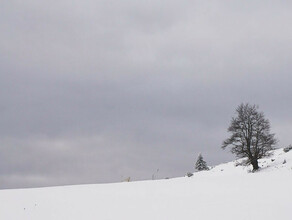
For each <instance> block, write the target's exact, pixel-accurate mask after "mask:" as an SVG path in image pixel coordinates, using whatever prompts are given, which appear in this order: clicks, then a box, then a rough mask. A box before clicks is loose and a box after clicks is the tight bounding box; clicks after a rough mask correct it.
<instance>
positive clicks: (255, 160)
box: [251, 159, 259, 171]
mask: <svg viewBox="0 0 292 220" xmlns="http://www.w3.org/2000/svg"><path fill="white" fill-rule="evenodd" d="M251 165H252V168H253V170H254V171H255V170H258V169H259V163H258V160H257V159H253V160H252V161H251Z"/></svg>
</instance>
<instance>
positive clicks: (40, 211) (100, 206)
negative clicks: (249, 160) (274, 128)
mask: <svg viewBox="0 0 292 220" xmlns="http://www.w3.org/2000/svg"><path fill="white" fill-rule="evenodd" d="M284 160H285V161H286V163H283V162H284ZM236 164H237V162H236V161H235V162H230V163H227V164H221V165H218V166H216V167H214V168H213V169H212V170H210V171H202V172H198V173H195V174H194V176H192V177H181V178H174V179H165V180H156V181H140V182H131V183H127V182H124V183H115V184H97V185H78V186H61V187H47V188H34V189H14V190H0V219H1V220H48V219H50V220H77V219H78V220H80V219H82V220H91V219H94V220H118V219H122V220H123V219H125V220H180V219H182V220H185V219H189V220H191V219H192V220H194V219H200V220H204V219H208V220H209V219H210V220H214V219H224V220H229V219H230V220H231V219H233V220H234V219H236V220H249V219H251V220H253V219H256V220H261V219H262V220H269V219H273V220H275V219H279V220H291V219H292V209H291V205H292V150H291V151H289V152H288V153H284V152H283V149H279V150H276V151H275V153H274V156H272V157H270V158H267V159H262V160H261V161H260V166H261V167H262V169H261V171H259V172H256V173H252V172H250V169H251V168H250V167H243V166H235V165H236Z"/></svg>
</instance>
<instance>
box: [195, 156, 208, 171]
mask: <svg viewBox="0 0 292 220" xmlns="http://www.w3.org/2000/svg"><path fill="white" fill-rule="evenodd" d="M195 168H196V170H197V171H202V170H209V167H208V166H207V163H206V161H204V158H203V156H202V154H199V156H198V159H197V162H196V166H195Z"/></svg>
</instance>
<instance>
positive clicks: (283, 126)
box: [0, 0, 292, 189]
mask: <svg viewBox="0 0 292 220" xmlns="http://www.w3.org/2000/svg"><path fill="white" fill-rule="evenodd" d="M291 10H292V2H291V1H288V0H287V1H284V0H283V1H269V0H267V1H257V0H255V1H242V0H241V1H237V0H232V1H231V0H230V1H226V0H222V1H218V0H211V1H206V0H201V1H197V0H192V1H189V0H187V1H173V0H167V1H162V0H159V1H157V0H147V1H144V0H142V1H134V0H132V1H130V0H124V1H111V0H103V1H100V0H84V1H79V0H78V1H77V0H58V1H39V0H26V1H23V0H2V1H1V7H0V188H2V189H4V188H19V187H36V186H52V185H64V184H80V183H105V182H119V181H121V180H122V179H125V178H126V177H128V176H130V177H131V178H132V179H133V180H142V179H151V177H152V174H153V173H155V175H156V176H157V178H165V177H176V176H183V175H185V174H186V173H187V172H191V171H194V163H195V160H196V158H197V155H198V153H200V152H201V153H202V154H203V156H204V158H205V160H206V161H207V163H208V164H209V165H216V164H218V163H222V162H225V161H229V160H232V159H234V156H233V155H232V154H230V153H229V151H228V150H226V151H223V150H221V148H220V146H221V143H222V141H223V140H224V139H225V138H227V137H228V133H227V127H228V125H229V123H230V120H231V117H232V116H233V115H234V112H235V108H236V107H237V106H238V105H239V104H240V103H242V102H250V103H251V104H258V105H259V107H260V110H262V111H264V113H265V115H266V117H267V118H268V119H269V120H270V122H271V126H272V132H275V133H276V137H277V138H278V139H279V141H280V142H279V147H283V146H286V145H289V144H290V143H292V138H291V134H292V114H291V113H292V101H291V100H292V72H291V70H292V13H291ZM157 169H159V171H158V173H157Z"/></svg>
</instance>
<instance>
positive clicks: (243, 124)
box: [222, 103, 277, 170]
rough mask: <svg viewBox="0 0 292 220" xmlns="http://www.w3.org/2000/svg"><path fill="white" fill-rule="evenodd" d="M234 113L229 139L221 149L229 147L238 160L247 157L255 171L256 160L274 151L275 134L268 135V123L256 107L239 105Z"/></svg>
mask: <svg viewBox="0 0 292 220" xmlns="http://www.w3.org/2000/svg"><path fill="white" fill-rule="evenodd" d="M236 113H237V116H236V117H235V118H232V120H231V124H230V126H229V128H228V132H230V133H231V137H229V138H228V139H226V140H225V141H224V142H223V144H222V148H223V149H225V148H226V147H227V146H229V145H231V152H232V153H233V154H235V155H236V156H237V157H238V158H243V157H247V159H248V163H249V164H252V166H253V170H257V169H259V165H258V159H260V158H262V157H265V156H268V155H269V151H271V150H273V149H275V145H276V143H277V140H276V139H275V138H274V136H275V134H271V133H270V122H269V120H268V119H265V116H264V113H263V112H259V111H258V107H257V106H256V105H250V104H248V103H247V104H240V105H239V106H238V107H237V109H236Z"/></svg>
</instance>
